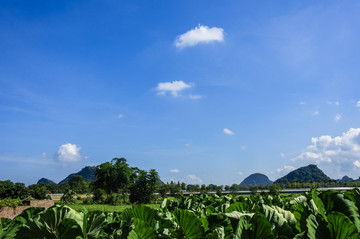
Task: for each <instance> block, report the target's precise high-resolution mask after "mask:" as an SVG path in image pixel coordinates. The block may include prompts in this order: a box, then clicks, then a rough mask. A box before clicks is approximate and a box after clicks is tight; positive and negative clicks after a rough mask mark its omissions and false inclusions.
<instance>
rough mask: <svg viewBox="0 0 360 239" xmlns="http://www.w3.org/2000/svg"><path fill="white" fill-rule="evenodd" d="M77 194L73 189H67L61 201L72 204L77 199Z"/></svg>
mask: <svg viewBox="0 0 360 239" xmlns="http://www.w3.org/2000/svg"><path fill="white" fill-rule="evenodd" d="M75 196H77V194H76V193H75V192H74V191H73V190H71V189H67V190H66V191H65V193H64V195H63V196H62V197H61V199H60V201H61V202H62V203H64V204H72V203H75V201H76V200H75Z"/></svg>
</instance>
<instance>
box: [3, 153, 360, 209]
mask: <svg viewBox="0 0 360 239" xmlns="http://www.w3.org/2000/svg"><path fill="white" fill-rule="evenodd" d="M339 186H349V187H351V186H352V187H360V182H358V181H355V182H339V181H336V180H327V181H324V182H309V181H308V182H304V181H301V180H299V179H296V180H295V182H286V183H282V184H272V185H268V186H261V185H239V184H232V185H215V184H209V185H205V184H202V185H197V184H195V185H191V184H186V183H184V182H182V183H180V182H170V183H166V184H164V183H163V182H161V180H160V177H159V175H158V173H157V172H156V170H155V169H151V170H149V171H146V170H141V169H139V168H137V167H131V166H130V165H129V164H128V163H127V161H126V159H125V158H114V159H112V160H111V161H110V162H106V163H103V164H100V165H98V166H96V170H95V181H85V180H84V178H83V177H82V176H81V175H72V176H71V177H70V178H69V179H68V180H67V181H66V182H64V183H61V184H56V183H41V184H33V185H30V186H28V187H26V186H25V185H24V184H23V183H13V182H11V181H10V180H7V181H0V200H2V199H7V198H8V199H9V198H10V199H19V200H24V199H27V198H30V199H31V198H34V199H46V198H48V196H47V195H48V194H50V193H53V194H54V193H63V194H64V197H63V199H64V200H65V201H66V202H71V201H72V200H74V198H76V195H78V194H88V195H89V196H88V197H87V198H86V199H85V203H102V204H113V205H118V204H125V203H139V204H141V203H150V202H156V201H159V200H162V198H165V197H167V196H175V197H177V196H181V195H182V194H183V192H199V193H208V192H216V193H218V194H219V195H220V194H222V193H223V192H224V191H229V192H230V193H231V192H232V191H233V192H235V191H247V190H250V191H257V190H264V189H268V190H274V189H276V190H279V189H287V188H289V189H290V188H319V187H339Z"/></svg>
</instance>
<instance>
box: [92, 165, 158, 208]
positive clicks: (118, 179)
mask: <svg viewBox="0 0 360 239" xmlns="http://www.w3.org/2000/svg"><path fill="white" fill-rule="evenodd" d="M95 177H96V180H95V182H94V199H95V200H96V201H97V200H99V199H100V200H101V201H104V196H102V194H103V193H102V192H103V191H104V192H106V194H108V195H111V197H112V198H110V199H111V201H113V200H112V199H115V200H116V201H117V200H118V199H119V200H122V199H121V198H124V197H125V195H126V194H127V193H130V201H131V203H149V202H150V201H151V200H152V198H153V196H154V193H155V192H156V190H157V186H158V182H159V181H160V177H159V175H158V173H157V172H156V171H155V169H151V170H150V171H149V172H147V171H145V170H141V169H139V168H136V167H130V166H129V165H128V164H127V161H126V159H125V158H114V159H112V160H111V162H106V163H103V164H100V165H99V166H97V167H96V171H95ZM119 195H123V196H119ZM113 196H115V197H113ZM106 200H109V197H108V196H107V198H106Z"/></svg>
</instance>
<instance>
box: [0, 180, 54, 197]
mask: <svg viewBox="0 0 360 239" xmlns="http://www.w3.org/2000/svg"><path fill="white" fill-rule="evenodd" d="M47 193H48V190H47V189H46V187H45V186H44V185H38V184H33V185H30V186H29V187H26V186H25V184H23V183H13V182H11V181H10V180H6V181H0V199H5V198H8V199H25V198H28V197H33V198H35V199H46V198H47Z"/></svg>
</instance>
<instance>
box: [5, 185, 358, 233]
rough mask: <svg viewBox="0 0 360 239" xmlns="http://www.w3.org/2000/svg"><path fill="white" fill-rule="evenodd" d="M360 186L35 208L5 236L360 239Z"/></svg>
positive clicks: (8, 223)
mask: <svg viewBox="0 0 360 239" xmlns="http://www.w3.org/2000/svg"><path fill="white" fill-rule="evenodd" d="M359 206H360V191H359V190H358V189H354V190H352V191H348V192H346V193H340V192H337V191H326V192H322V193H318V192H317V191H316V190H313V191H312V192H309V193H305V194H303V195H301V196H298V197H296V198H290V199H287V198H283V197H280V196H279V195H278V194H276V192H275V194H273V195H270V194H268V193H262V194H254V195H251V196H249V197H241V196H238V197H231V196H225V197H218V196H216V195H214V196H211V197H210V196H208V195H205V194H204V195H201V196H190V197H187V198H184V197H181V198H179V199H178V200H168V199H165V200H164V201H163V203H162V205H161V207H160V209H158V210H156V209H152V208H149V207H146V206H143V205H137V206H133V207H132V208H129V209H126V210H125V211H123V212H122V213H103V212H91V213H89V212H87V211H86V210H83V211H82V212H77V211H74V210H73V209H71V208H68V207H66V206H55V207H52V208H50V209H48V210H43V209H35V208H31V209H29V210H27V211H24V212H23V213H22V214H21V215H19V216H17V217H16V218H15V219H14V220H10V219H1V226H0V238H9V239H11V238H69V239H71V238H74V239H75V238H77V239H80V238H130V239H135V238H144V239H145V238H189V239H195V238H218V239H219V238H234V239H240V238H249V239H250V238H252V239H253V238H259V239H264V238H325V239H330V238H344V239H345V238H354V239H355V238H359V231H360V216H359Z"/></svg>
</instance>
